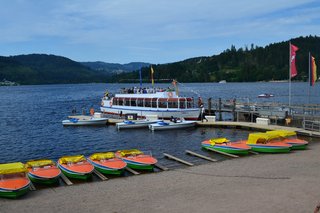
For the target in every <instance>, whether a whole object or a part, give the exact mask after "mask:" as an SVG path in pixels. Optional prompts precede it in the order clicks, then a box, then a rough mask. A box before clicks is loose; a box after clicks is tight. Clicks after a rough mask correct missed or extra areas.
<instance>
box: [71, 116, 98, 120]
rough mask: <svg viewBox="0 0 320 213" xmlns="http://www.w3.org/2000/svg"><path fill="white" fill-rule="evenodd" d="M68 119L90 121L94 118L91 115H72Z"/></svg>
mask: <svg viewBox="0 0 320 213" xmlns="http://www.w3.org/2000/svg"><path fill="white" fill-rule="evenodd" d="M68 118H76V119H79V120H90V119H91V118H92V116H90V115H70V116H68Z"/></svg>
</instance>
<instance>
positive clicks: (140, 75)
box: [139, 68, 142, 88]
mask: <svg viewBox="0 0 320 213" xmlns="http://www.w3.org/2000/svg"><path fill="white" fill-rule="evenodd" d="M141 69H142V68H140V71H139V78H140V88H142V74H141V72H142V71H141Z"/></svg>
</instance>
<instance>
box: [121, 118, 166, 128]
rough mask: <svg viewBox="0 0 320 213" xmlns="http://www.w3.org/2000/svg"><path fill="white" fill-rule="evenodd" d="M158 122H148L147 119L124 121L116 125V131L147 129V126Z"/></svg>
mask: <svg viewBox="0 0 320 213" xmlns="http://www.w3.org/2000/svg"><path fill="white" fill-rule="evenodd" d="M158 121H160V120H148V119H143V120H133V121H131V120H125V121H123V122H120V123H116V127H117V129H118V130H120V129H134V128H144V127H148V126H149V124H153V123H157V122H158Z"/></svg>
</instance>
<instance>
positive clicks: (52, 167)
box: [25, 159, 61, 185]
mask: <svg viewBox="0 0 320 213" xmlns="http://www.w3.org/2000/svg"><path fill="white" fill-rule="evenodd" d="M25 166H26V168H27V169H28V177H29V179H30V180H31V181H32V182H35V183H41V184H47V185H50V184H54V183H57V182H58V180H59V177H60V174H61V171H60V169H59V168H58V167H57V166H56V164H55V162H54V161H52V160H49V159H41V160H31V161H28V162H27V163H26V164H25Z"/></svg>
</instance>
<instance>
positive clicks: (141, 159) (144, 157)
mask: <svg viewBox="0 0 320 213" xmlns="http://www.w3.org/2000/svg"><path fill="white" fill-rule="evenodd" d="M116 156H117V157H119V158H121V159H122V160H123V161H124V162H126V163H127V165H128V167H130V168H132V169H141V170H151V171H152V170H153V168H154V165H155V164H156V163H157V162H158V161H157V159H155V158H154V157H152V155H151V153H150V154H147V153H143V152H141V151H140V150H138V149H130V150H119V151H117V152H116Z"/></svg>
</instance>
